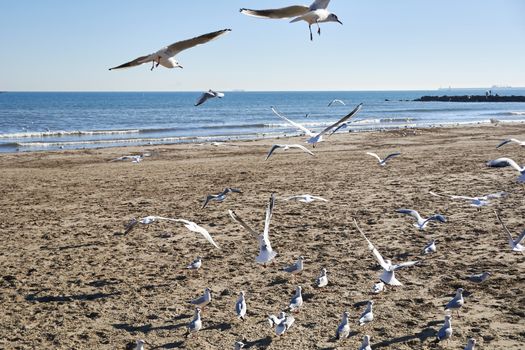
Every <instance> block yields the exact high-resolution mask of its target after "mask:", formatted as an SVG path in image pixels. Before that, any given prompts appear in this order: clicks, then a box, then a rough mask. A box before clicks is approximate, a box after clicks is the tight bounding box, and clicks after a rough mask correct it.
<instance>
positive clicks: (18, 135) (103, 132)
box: [0, 129, 140, 139]
mask: <svg viewBox="0 0 525 350" xmlns="http://www.w3.org/2000/svg"><path fill="white" fill-rule="evenodd" d="M139 132H140V130H139V129H129V130H70V131H66V130H58V131H28V132H18V133H10V134H0V139H21V138H31V137H53V136H90V135H118V134H138V133H139Z"/></svg>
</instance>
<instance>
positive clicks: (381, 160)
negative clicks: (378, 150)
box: [366, 152, 401, 166]
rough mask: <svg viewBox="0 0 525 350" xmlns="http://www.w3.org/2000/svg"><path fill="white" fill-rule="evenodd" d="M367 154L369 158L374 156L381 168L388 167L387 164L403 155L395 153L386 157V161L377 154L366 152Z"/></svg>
mask: <svg viewBox="0 0 525 350" xmlns="http://www.w3.org/2000/svg"><path fill="white" fill-rule="evenodd" d="M366 154H368V155H369V156H372V157H374V158H376V159H377V162H378V163H379V165H380V166H385V165H386V162H387V161H388V160H389V159H391V158H394V157H397V156H399V155H400V154H401V153H399V152H395V153H390V154H389V155H388V156H386V157H385V159H381V158H380V157H379V156H378V155H377V154H375V153H373V152H366Z"/></svg>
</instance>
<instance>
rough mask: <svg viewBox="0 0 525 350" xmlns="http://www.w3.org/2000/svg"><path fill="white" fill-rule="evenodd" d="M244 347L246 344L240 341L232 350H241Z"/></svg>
mask: <svg viewBox="0 0 525 350" xmlns="http://www.w3.org/2000/svg"><path fill="white" fill-rule="evenodd" d="M245 346H246V344H244V343H243V342H242V341H236V342H235V344H234V345H233V350H241V349H242V348H244V347H245Z"/></svg>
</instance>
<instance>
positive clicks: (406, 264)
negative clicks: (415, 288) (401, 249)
mask: <svg viewBox="0 0 525 350" xmlns="http://www.w3.org/2000/svg"><path fill="white" fill-rule="evenodd" d="M417 264H419V261H407V262H404V263H399V264H395V265H392V269H393V270H398V269H401V268H403V267H410V266H414V265H417Z"/></svg>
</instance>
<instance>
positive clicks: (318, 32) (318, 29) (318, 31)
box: [315, 22, 321, 35]
mask: <svg viewBox="0 0 525 350" xmlns="http://www.w3.org/2000/svg"><path fill="white" fill-rule="evenodd" d="M315 23H317V34H318V35H321V27H320V26H319V22H315Z"/></svg>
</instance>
